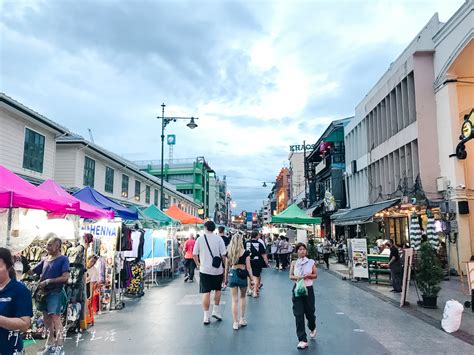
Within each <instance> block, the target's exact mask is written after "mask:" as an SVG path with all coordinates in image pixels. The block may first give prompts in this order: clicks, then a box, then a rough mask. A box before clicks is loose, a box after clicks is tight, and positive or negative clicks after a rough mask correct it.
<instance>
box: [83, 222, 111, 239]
mask: <svg viewBox="0 0 474 355" xmlns="http://www.w3.org/2000/svg"><path fill="white" fill-rule="evenodd" d="M119 227H120V223H93V224H84V225H83V226H82V232H83V233H90V234H92V235H93V236H94V237H115V238H116V237H117V236H118V231H119Z"/></svg>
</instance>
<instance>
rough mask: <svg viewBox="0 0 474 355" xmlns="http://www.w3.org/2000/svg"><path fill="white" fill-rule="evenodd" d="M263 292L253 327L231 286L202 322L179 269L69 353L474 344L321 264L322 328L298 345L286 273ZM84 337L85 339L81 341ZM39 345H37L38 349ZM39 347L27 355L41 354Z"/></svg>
mask: <svg viewBox="0 0 474 355" xmlns="http://www.w3.org/2000/svg"><path fill="white" fill-rule="evenodd" d="M263 282H264V288H263V290H262V293H261V297H260V298H258V299H253V298H248V311H247V321H248V326H247V327H245V328H242V329H240V330H238V331H234V330H233V329H232V318H231V309H230V291H225V292H224V293H223V297H222V307H221V308H222V311H223V317H224V319H223V321H222V322H217V321H213V322H212V323H211V324H210V325H209V326H204V325H203V324H202V311H201V306H200V295H199V293H198V283H184V282H183V276H177V277H176V278H175V279H174V280H172V281H171V282H169V283H166V284H165V283H163V284H162V285H161V286H159V287H155V288H152V289H150V290H148V291H147V292H146V294H145V296H144V297H142V298H141V299H133V300H127V301H126V307H125V308H124V309H122V310H120V311H113V312H109V313H107V314H103V315H100V316H98V317H97V318H96V325H95V326H94V327H91V328H90V329H89V330H88V331H87V332H85V333H83V334H81V335H80V336H77V335H76V336H73V337H72V339H68V340H66V344H65V350H66V354H183V355H186V354H239V355H242V354H272V355H276V354H284V355H291V354H300V353H305V352H306V353H311V354H392V353H393V354H418V355H419V354H468V353H473V352H474V347H473V346H472V345H470V344H468V343H466V342H465V341H462V340H460V339H458V338H456V337H453V336H451V335H449V334H447V333H445V332H443V331H442V330H440V329H437V328H436V327H433V326H432V325H430V324H428V323H426V322H424V321H423V320H420V319H419V318H417V317H415V316H413V315H411V314H408V313H406V312H402V311H400V309H399V308H397V307H394V306H393V305H392V304H390V303H387V302H385V301H383V300H381V299H380V298H378V297H376V296H374V295H373V294H371V293H369V292H366V291H364V290H362V289H360V288H358V287H355V286H354V285H353V284H352V283H350V282H343V281H341V279H340V277H337V276H335V275H333V274H332V273H329V272H326V271H324V270H322V268H321V267H320V268H319V277H318V280H317V281H316V283H315V294H316V315H317V327H318V335H317V339H316V340H315V341H310V347H309V349H307V350H303V351H301V350H297V349H296V344H297V338H296V330H295V323H294V317H293V314H292V305H291V287H292V283H291V282H290V281H289V279H288V274H287V273H286V272H281V271H277V270H274V269H266V270H264V274H263ZM78 339H79V340H78ZM39 345H40V344H38V345H37V347H36V349H37V348H39ZM36 349H35V348H34V347H29V348H27V354H35V353H36V352H35V350H36Z"/></svg>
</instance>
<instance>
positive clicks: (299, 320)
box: [292, 286, 316, 342]
mask: <svg viewBox="0 0 474 355" xmlns="http://www.w3.org/2000/svg"><path fill="white" fill-rule="evenodd" d="M307 288H308V295H307V296H300V297H295V296H294V294H293V299H292V300H293V315H294V316H295V321H296V335H297V336H298V341H304V342H307V341H308V338H307V337H306V329H305V317H306V319H307V320H308V328H309V330H310V331H313V330H315V329H316V314H315V312H316V309H315V305H314V290H313V286H309V287H307ZM293 289H294V287H293Z"/></svg>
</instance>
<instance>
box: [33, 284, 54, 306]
mask: <svg viewBox="0 0 474 355" xmlns="http://www.w3.org/2000/svg"><path fill="white" fill-rule="evenodd" d="M49 292H50V291H46V290H45V289H44V288H43V287H38V288H37V289H36V290H35V293H34V295H33V298H34V299H35V301H36V302H37V303H43V302H45V301H46V297H48V294H49Z"/></svg>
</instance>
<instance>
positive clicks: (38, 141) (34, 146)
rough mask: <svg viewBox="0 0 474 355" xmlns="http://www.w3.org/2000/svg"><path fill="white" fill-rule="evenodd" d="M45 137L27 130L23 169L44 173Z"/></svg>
mask: <svg viewBox="0 0 474 355" xmlns="http://www.w3.org/2000/svg"><path fill="white" fill-rule="evenodd" d="M43 159H44V136H43V135H42V134H39V133H37V132H35V131H32V130H31V129H28V128H25V146H24V150H23V168H25V169H29V170H33V171H36V172H38V173H42V172H43Z"/></svg>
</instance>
